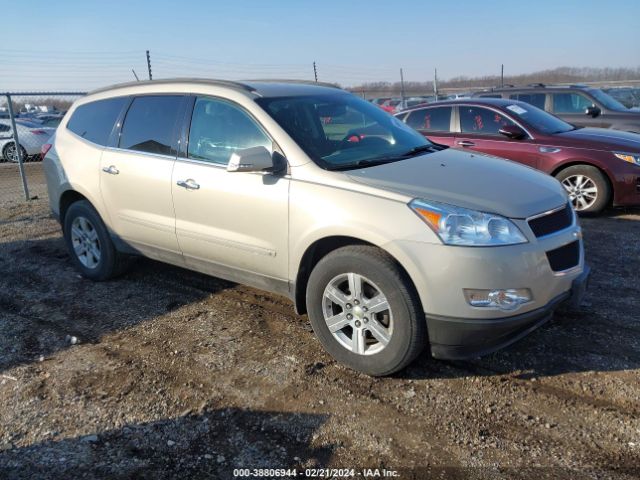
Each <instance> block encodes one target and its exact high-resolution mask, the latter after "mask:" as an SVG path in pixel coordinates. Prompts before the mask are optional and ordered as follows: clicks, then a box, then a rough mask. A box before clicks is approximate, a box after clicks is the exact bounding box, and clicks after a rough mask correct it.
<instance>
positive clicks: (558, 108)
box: [553, 93, 593, 113]
mask: <svg viewBox="0 0 640 480" xmlns="http://www.w3.org/2000/svg"><path fill="white" fill-rule="evenodd" d="M591 105H593V101H591V100H590V99H589V98H587V97H585V96H584V95H581V94H579V93H554V94H553V112H554V113H584V111H585V110H586V109H587V108H588V107H590V106H591Z"/></svg>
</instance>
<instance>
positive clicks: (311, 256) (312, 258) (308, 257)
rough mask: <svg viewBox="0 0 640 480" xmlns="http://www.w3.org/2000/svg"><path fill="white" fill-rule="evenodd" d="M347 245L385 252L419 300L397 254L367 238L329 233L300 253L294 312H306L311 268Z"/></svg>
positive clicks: (294, 289) (294, 293) (414, 285)
mask: <svg viewBox="0 0 640 480" xmlns="http://www.w3.org/2000/svg"><path fill="white" fill-rule="evenodd" d="M349 245H368V246H371V247H375V248H378V249H380V250H382V251H383V252H385V253H386V254H387V255H389V257H390V258H391V259H392V260H393V261H394V262H395V263H396V265H397V266H398V268H399V269H400V270H401V271H402V273H403V274H404V275H405V276H406V278H407V279H408V281H410V282H411V285H410V288H412V289H413V290H414V291H416V298H418V301H420V302H421V299H420V296H419V295H417V287H416V284H415V282H414V280H413V278H412V276H411V275H410V273H409V272H408V271H407V269H406V268H405V267H404V265H403V264H402V262H401V261H399V260H398V258H397V256H396V255H394V254H392V253H391V252H390V251H389V250H388V249H386V248H383V247H381V246H380V245H376V244H375V243H372V242H370V241H367V240H363V239H361V238H357V237H352V236H348V235H331V236H326V237H322V238H320V239H317V240H316V241H314V242H313V243H312V244H311V245H309V246H308V247H307V249H306V250H305V252H304V254H303V255H302V257H301V259H300V262H299V265H298V270H297V274H296V279H295V284H294V286H293V292H292V293H293V296H292V297H293V298H292V299H293V302H294V307H295V310H296V313H298V314H305V313H307V305H306V291H307V284H308V281H309V275H310V274H311V272H312V270H313V268H314V267H315V266H316V265H317V263H318V262H319V261H320V260H321V259H322V258H323V257H325V256H326V255H328V254H329V253H331V252H332V251H334V250H337V249H338V248H341V247H346V246H349Z"/></svg>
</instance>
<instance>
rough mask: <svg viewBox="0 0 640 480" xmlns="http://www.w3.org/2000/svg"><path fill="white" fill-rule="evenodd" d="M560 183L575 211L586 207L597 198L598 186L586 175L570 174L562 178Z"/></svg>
mask: <svg viewBox="0 0 640 480" xmlns="http://www.w3.org/2000/svg"><path fill="white" fill-rule="evenodd" d="M562 185H563V186H564V188H565V189H566V190H567V193H568V194H569V198H570V199H571V203H573V206H574V207H575V209H576V210H577V211H581V210H586V209H588V208H589V207H591V206H592V205H593V204H594V203H595V202H596V200H597V199H598V187H597V186H596V184H595V182H594V181H593V180H592V179H591V178H589V177H587V176H586V175H571V176H569V177H567V178H565V179H564V180H562Z"/></svg>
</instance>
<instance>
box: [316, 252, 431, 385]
mask: <svg viewBox="0 0 640 480" xmlns="http://www.w3.org/2000/svg"><path fill="white" fill-rule="evenodd" d="M348 272H353V273H358V274H360V275H363V276H365V277H367V278H368V279H369V280H371V281H372V282H373V283H375V284H376V285H377V286H378V287H379V288H380V289H381V290H382V292H383V293H384V295H385V296H386V298H387V301H388V302H389V305H390V308H391V311H392V315H393V322H394V323H393V329H394V330H393V334H392V336H391V340H390V342H389V344H388V345H387V346H386V347H385V348H384V349H383V350H382V351H381V352H379V353H376V354H373V355H359V354H356V353H353V352H350V351H349V350H347V349H346V348H345V347H343V346H342V345H341V344H340V343H338V341H337V340H336V339H335V338H334V337H333V334H332V333H331V332H330V331H329V328H328V327H327V325H326V322H325V321H324V315H323V310H322V302H323V294H324V289H325V287H326V286H327V285H328V283H329V282H330V281H331V280H332V279H333V278H335V277H336V276H338V275H340V274H344V273H348ZM407 287H408V285H407V284H406V283H404V282H403V281H402V275H400V272H399V270H398V269H397V268H395V269H391V268H390V267H389V265H387V264H386V263H383V262H380V261H378V260H377V259H376V258H375V257H373V256H369V255H366V254H354V253H353V252H340V253H338V252H336V253H334V254H330V255H328V256H327V257H325V258H324V259H322V260H321V261H320V262H318V264H317V265H316V267H315V268H314V270H313V271H312V273H311V275H310V277H309V282H308V285H307V312H308V315H309V320H310V322H311V326H312V327H313V330H314V332H315V334H316V336H317V337H318V339H319V340H320V342H321V343H322V345H323V346H324V348H325V349H326V350H327V352H328V353H329V354H331V356H332V357H334V358H335V359H336V360H338V361H339V362H341V363H344V364H346V365H348V366H349V367H351V368H353V369H355V370H358V371H360V372H363V373H367V374H369V375H388V374H390V373H393V372H395V371H397V370H399V369H400V368H402V367H404V366H405V365H406V364H407V363H408V357H409V356H410V355H411V350H412V347H411V345H412V340H414V338H413V337H415V336H416V335H417V334H418V330H419V328H418V326H417V322H419V321H423V319H421V318H420V313H419V312H418V311H416V308H415V302H414V301H413V299H412V298H411V294H410V293H409V292H408V290H407ZM421 340H422V339H421ZM425 344H426V339H425ZM411 359H412V358H411Z"/></svg>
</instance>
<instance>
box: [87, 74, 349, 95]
mask: <svg viewBox="0 0 640 480" xmlns="http://www.w3.org/2000/svg"><path fill="white" fill-rule="evenodd" d="M180 84H181V85H184V84H190V85H203V86H216V87H224V88H229V89H231V90H236V91H244V92H246V93H249V94H253V95H255V96H259V97H282V96H303V95H314V94H318V93H336V92H341V91H342V92H344V91H343V90H342V89H341V88H340V87H338V86H336V85H333V84H330V83H321V82H313V81H306V80H287V79H285V80H243V81H231V80H219V79H213V78H169V79H161V80H144V81H140V82H127V83H120V84H116V85H110V86H108V87H104V88H100V89H97V90H93V91H92V92H89V94H88V95H93V94H96V93H105V92H110V91H111V90H118V89H122V88H127V87H144V86H154V87H157V86H163V87H167V88H168V89H169V88H170V87H171V86H172V85H180ZM345 93H346V92H345Z"/></svg>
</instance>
